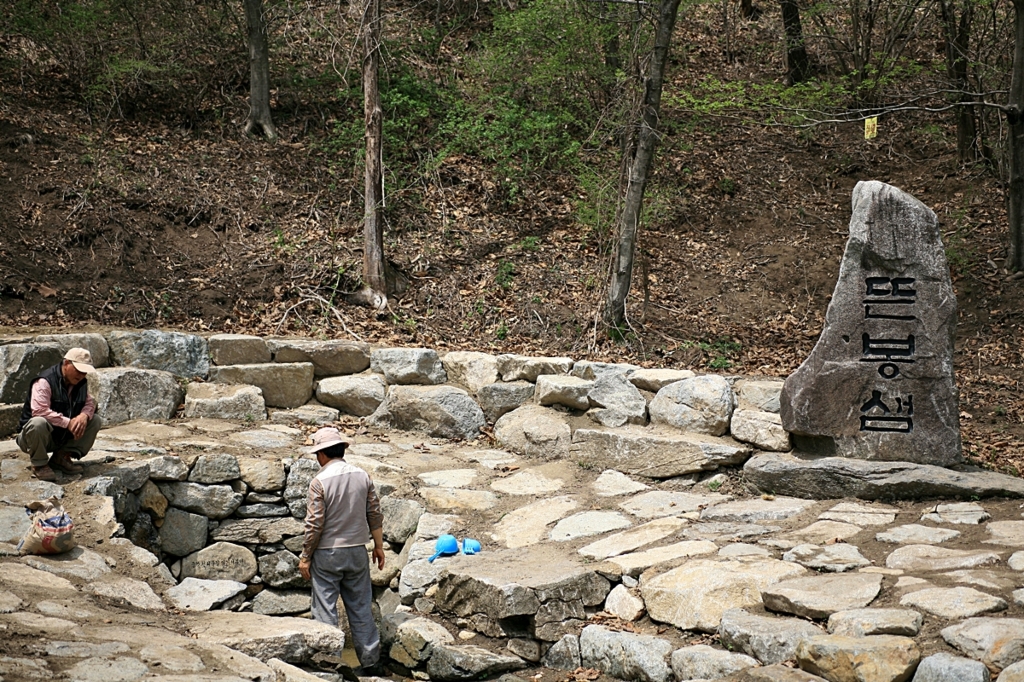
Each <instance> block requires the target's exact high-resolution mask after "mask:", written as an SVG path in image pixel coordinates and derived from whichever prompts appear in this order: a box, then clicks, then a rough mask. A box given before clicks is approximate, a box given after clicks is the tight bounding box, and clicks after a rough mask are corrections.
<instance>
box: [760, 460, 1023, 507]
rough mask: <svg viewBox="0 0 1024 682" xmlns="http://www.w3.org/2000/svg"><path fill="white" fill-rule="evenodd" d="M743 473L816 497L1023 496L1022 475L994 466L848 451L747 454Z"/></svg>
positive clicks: (763, 485)
mask: <svg viewBox="0 0 1024 682" xmlns="http://www.w3.org/2000/svg"><path fill="white" fill-rule="evenodd" d="M743 477H744V479H745V480H746V481H747V482H749V483H751V484H752V485H753V486H755V487H756V488H758V489H759V490H763V491H768V492H773V493H775V494H778V495H792V496H794V497H807V498H811V499H818V500H831V499H836V498H839V497H859V498H860V499H863V500H876V499H890V500H915V499H921V498H934V497H1024V480H1022V479H1020V478H1017V477H1015V476H1006V475H1004V474H997V473H995V472H993V471H954V470H953V469H946V468H944V467H941V466H932V465H928V464H914V463H913V462H875V461H872V462H868V461H864V460H858V459H849V458H845V457H821V458H816V459H809V458H799V457H795V456H793V455H792V454H785V453H763V454H758V455H756V456H754V457H751V458H750V459H749V460H747V463H746V464H745V465H744V466H743Z"/></svg>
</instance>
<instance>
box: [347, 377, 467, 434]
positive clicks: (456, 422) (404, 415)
mask: <svg viewBox="0 0 1024 682" xmlns="http://www.w3.org/2000/svg"><path fill="white" fill-rule="evenodd" d="M365 423H366V425H367V426H369V427H370V428H380V429H401V430H404V431H420V432H423V433H426V434H428V435H431V436H435V437H438V438H456V439H462V440H472V439H474V438H477V437H478V436H479V435H480V427H481V426H484V425H485V424H486V420H485V419H484V413H483V411H481V409H480V406H479V405H477V404H476V402H475V401H474V400H473V398H471V397H470V396H469V394H468V393H466V392H465V391H463V390H462V389H461V388H455V387H454V386H392V387H391V388H390V389H388V394H387V398H385V399H384V402H383V403H381V404H380V406H379V407H378V408H377V410H376V411H375V412H374V413H373V414H372V415H370V416H369V417H367V418H366V422H365Z"/></svg>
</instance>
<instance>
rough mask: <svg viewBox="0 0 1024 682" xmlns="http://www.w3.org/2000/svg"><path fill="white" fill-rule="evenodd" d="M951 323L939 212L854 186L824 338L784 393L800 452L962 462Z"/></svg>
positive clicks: (787, 424) (894, 193) (787, 423)
mask: <svg viewBox="0 0 1024 682" xmlns="http://www.w3.org/2000/svg"><path fill="white" fill-rule="evenodd" d="M955 324H956V297H955V296H954V294H953V285H952V281H951V280H950V276H949V266H948V265H947V263H946V255H945V251H944V250H943V247H942V240H941V238H940V234H939V225H938V220H937V219H936V217H935V214H934V213H933V212H932V211H931V209H929V208H928V207H927V206H925V205H924V204H922V203H921V202H920V201H918V200H917V199H915V198H913V197H912V196H910V195H909V194H906V193H904V192H902V191H900V190H898V189H896V188H895V187H892V186H891V185H886V184H884V183H881V182H859V183H857V186H856V187H855V188H854V190H853V217H852V218H851V220H850V237H849V240H848V241H847V243H846V252H845V253H844V254H843V261H842V264H841V265H840V269H839V281H838V282H837V283H836V288H835V292H834V293H833V295H832V301H831V302H830V303H829V306H828V312H827V313H826V317H825V328H824V330H823V331H822V333H821V337H820V338H819V339H818V343H817V344H816V345H815V346H814V350H813V351H811V354H810V355H809V356H808V358H807V359H806V360H805V361H804V363H803V364H802V365H800V367H799V369H797V371H796V372H794V373H793V374H792V375H790V376H789V377H788V378H787V379H786V383H785V385H784V386H783V389H782V397H781V415H782V425H783V427H784V428H785V429H786V430H787V431H789V432H791V433H792V434H793V436H794V442H795V445H796V449H797V451H798V452H804V453H807V454H816V455H829V456H841V457H854V458H858V459H872V460H884V461H907V462H917V463H922V464H937V465H943V466H944V465H949V464H955V463H957V462H959V461H960V460H961V454H960V417H959V409H958V406H957V389H956V378H955V376H954V374H953V338H954V331H955Z"/></svg>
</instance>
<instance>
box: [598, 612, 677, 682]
mask: <svg viewBox="0 0 1024 682" xmlns="http://www.w3.org/2000/svg"><path fill="white" fill-rule="evenodd" d="M671 653H672V644H670V643H669V642H668V641H667V640H664V639H661V638H659V637H652V636H650V635H637V634H634V633H632V632H615V631H613V630H608V629H607V628H604V627H602V626H600V625H588V626H587V627H585V628H583V632H582V633H581V634H580V659H581V660H582V662H583V666H584V667H586V668H596V669H597V670H600V671H601V672H603V673H606V674H608V675H611V676H612V677H618V678H620V679H625V680H642V681H643V682H667V681H668V680H669V679H671V676H672V670H671V669H670V668H669V656H670V655H671Z"/></svg>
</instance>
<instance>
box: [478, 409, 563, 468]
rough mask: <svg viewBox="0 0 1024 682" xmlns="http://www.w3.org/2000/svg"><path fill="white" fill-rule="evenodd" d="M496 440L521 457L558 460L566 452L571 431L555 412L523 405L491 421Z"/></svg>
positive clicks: (561, 417)
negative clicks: (493, 421)
mask: <svg viewBox="0 0 1024 682" xmlns="http://www.w3.org/2000/svg"><path fill="white" fill-rule="evenodd" d="M494 436H495V438H496V439H497V440H498V443H500V444H501V445H502V447H505V448H507V449H509V450H511V451H512V452H515V453H517V454H520V455H523V456H524V457H539V458H542V459H560V458H563V457H565V456H566V455H568V454H569V444H570V442H571V440H572V431H571V429H570V428H569V424H568V423H566V421H565V418H564V417H563V416H562V415H560V414H559V413H558V412H556V411H554V410H551V409H548V408H544V407H540V406H538V405H523V406H522V407H519V408H517V409H515V410H513V411H511V412H509V413H507V414H505V415H504V416H502V417H501V418H499V419H498V420H497V421H496V422H495V423H494Z"/></svg>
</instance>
